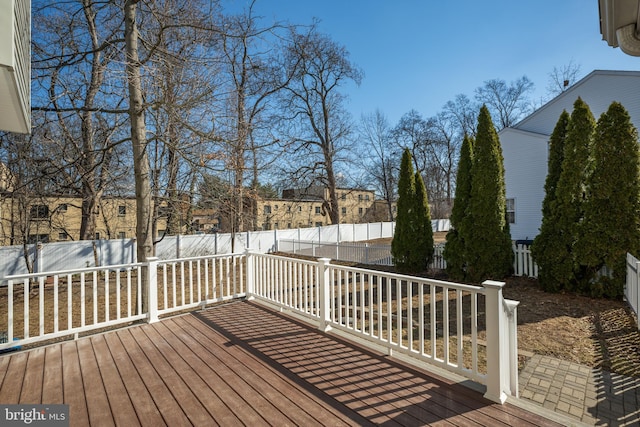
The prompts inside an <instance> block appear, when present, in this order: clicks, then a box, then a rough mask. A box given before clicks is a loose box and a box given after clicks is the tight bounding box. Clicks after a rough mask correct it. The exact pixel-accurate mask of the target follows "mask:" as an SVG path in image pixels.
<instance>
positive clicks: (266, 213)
mask: <svg viewBox="0 0 640 427" xmlns="http://www.w3.org/2000/svg"><path fill="white" fill-rule="evenodd" d="M270 213H271V205H264V214H265V215H269V214H270Z"/></svg>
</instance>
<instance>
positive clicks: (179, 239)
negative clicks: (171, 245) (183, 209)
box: [176, 233, 182, 259]
mask: <svg viewBox="0 0 640 427" xmlns="http://www.w3.org/2000/svg"><path fill="white" fill-rule="evenodd" d="M181 245H182V235H181V234H180V233H178V234H176V258H178V259H179V258H180V255H181V253H182V248H181V247H180V246H181Z"/></svg>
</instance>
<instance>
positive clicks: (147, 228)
mask: <svg viewBox="0 0 640 427" xmlns="http://www.w3.org/2000/svg"><path fill="white" fill-rule="evenodd" d="M136 4H137V1H135V0H127V1H126V2H125V7H124V15H125V16H124V18H125V42H126V54H127V61H126V73H127V79H128V81H129V117H130V121H131V144H132V145H133V172H134V177H135V187H136V239H137V243H138V247H137V255H138V262H145V261H146V260H147V259H148V258H149V257H151V256H152V255H153V236H152V227H151V225H152V224H151V222H152V221H151V220H152V215H151V214H152V198H151V175H150V170H151V167H150V165H149V156H148V153H147V139H146V126H145V119H144V106H143V101H142V85H141V78H140V61H139V58H138V29H137V26H136ZM145 278H146V275H143V276H142V295H141V296H142V310H143V312H146V311H147V308H148V301H146V298H145V297H144V296H145V295H147V293H148V288H149V285H150V284H149V283H147V282H146V280H145Z"/></svg>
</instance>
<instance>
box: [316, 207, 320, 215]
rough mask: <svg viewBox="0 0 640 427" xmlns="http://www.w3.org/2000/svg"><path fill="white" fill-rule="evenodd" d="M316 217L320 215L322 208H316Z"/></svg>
mask: <svg viewBox="0 0 640 427" xmlns="http://www.w3.org/2000/svg"><path fill="white" fill-rule="evenodd" d="M316 215H320V206H316Z"/></svg>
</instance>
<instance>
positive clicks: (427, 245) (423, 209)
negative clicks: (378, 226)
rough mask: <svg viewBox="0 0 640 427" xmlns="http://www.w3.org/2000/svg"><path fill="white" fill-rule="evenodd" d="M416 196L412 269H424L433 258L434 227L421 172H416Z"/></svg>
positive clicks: (413, 270)
mask: <svg viewBox="0 0 640 427" xmlns="http://www.w3.org/2000/svg"><path fill="white" fill-rule="evenodd" d="M414 183H415V197H414V213H415V214H414V218H413V220H414V224H413V225H414V230H415V234H414V245H415V246H414V250H413V252H412V263H411V267H410V268H411V271H412V272H414V273H417V272H420V271H424V270H425V269H426V268H427V267H428V266H429V264H430V263H431V260H432V259H433V228H432V226H431V210H430V209H429V196H428V194H427V188H426V187H425V185H424V181H423V180H422V175H421V174H420V172H416V174H415V179H414Z"/></svg>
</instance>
